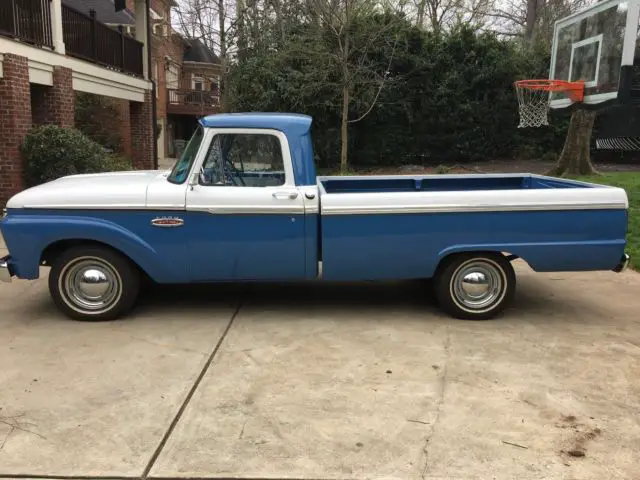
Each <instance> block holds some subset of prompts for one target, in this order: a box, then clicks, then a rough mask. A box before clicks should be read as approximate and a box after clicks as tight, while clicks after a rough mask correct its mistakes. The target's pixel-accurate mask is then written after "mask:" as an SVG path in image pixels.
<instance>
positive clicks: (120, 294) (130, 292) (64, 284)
mask: <svg viewBox="0 0 640 480" xmlns="http://www.w3.org/2000/svg"><path fill="white" fill-rule="evenodd" d="M139 290H140V275H139V272H138V270H137V268H136V266H135V265H132V263H131V261H130V260H129V259H128V258H126V257H124V256H123V255H121V254H119V253H118V252H115V251H113V250H111V249H109V248H106V247H100V246H79V247H72V248H70V249H68V250H66V251H64V252H63V253H61V254H60V255H59V256H58V257H57V258H56V259H55V261H54V262H53V265H52V267H51V272H50V273H49V291H50V293H51V296H52V298H53V300H54V302H55V303H56V305H57V307H58V308H59V309H60V310H61V311H62V312H63V313H64V314H65V315H67V316H68V317H70V318H72V319H74V320H82V321H94V322H95V321H105V320H115V319H117V318H119V317H120V316H122V315H124V314H125V313H127V312H128V311H129V310H130V309H131V308H133V305H134V304H135V302H136V300H137V297H138V293H139Z"/></svg>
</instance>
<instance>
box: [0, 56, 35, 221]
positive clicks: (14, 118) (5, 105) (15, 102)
mask: <svg viewBox="0 0 640 480" xmlns="http://www.w3.org/2000/svg"><path fill="white" fill-rule="evenodd" d="M3 70H4V75H3V78H0V99H2V102H1V103H0V208H4V205H5V204H6V201H7V200H8V199H9V198H10V197H11V196H12V195H14V194H16V193H18V192H19V191H20V190H22V185H23V183H22V161H21V159H20V145H21V144H22V142H23V140H24V137H25V136H26V134H27V132H28V131H29V129H30V128H31V92H30V87H29V66H28V63H27V59H26V58H25V57H20V56H18V55H13V54H5V55H4V62H3Z"/></svg>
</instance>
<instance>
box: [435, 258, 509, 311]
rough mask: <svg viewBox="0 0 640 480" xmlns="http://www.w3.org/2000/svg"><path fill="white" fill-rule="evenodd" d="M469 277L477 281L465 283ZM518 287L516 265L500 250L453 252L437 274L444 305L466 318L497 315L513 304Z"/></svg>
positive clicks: (439, 292)
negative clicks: (492, 251)
mask: <svg viewBox="0 0 640 480" xmlns="http://www.w3.org/2000/svg"><path fill="white" fill-rule="evenodd" d="M465 277H466V278H468V279H469V280H475V281H472V282H468V281H467V282H464V281H462V280H463V279H464V278H465ZM474 289H475V291H474ZM485 290H486V291H485ZM515 290H516V273H515V271H514V270H513V266H512V265H511V262H509V260H507V259H506V258H505V257H504V256H503V255H501V254H499V253H491V252H488V253H476V252H473V253H461V254H456V255H452V256H451V257H448V258H446V259H445V260H443V263H442V264H441V265H440V267H439V268H438V272H437V273H436V276H435V292H436V298H437V300H438V304H439V305H440V308H441V309H442V310H444V311H445V312H446V313H448V314H449V315H451V316H452V317H454V318H459V319H462V320H489V319H492V318H495V317H496V316H498V315H499V314H500V313H501V312H502V311H503V310H504V309H505V308H506V307H507V306H508V305H509V304H510V303H511V301H512V300H513V297H514V294H515Z"/></svg>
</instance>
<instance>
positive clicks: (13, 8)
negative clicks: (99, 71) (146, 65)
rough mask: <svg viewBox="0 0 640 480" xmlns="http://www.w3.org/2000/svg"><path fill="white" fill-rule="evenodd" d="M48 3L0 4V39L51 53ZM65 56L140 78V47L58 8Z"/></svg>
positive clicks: (15, 0)
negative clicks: (0, 37) (0, 36)
mask: <svg viewBox="0 0 640 480" xmlns="http://www.w3.org/2000/svg"><path fill="white" fill-rule="evenodd" d="M51 2H52V0H0V35H2V36H6V37H11V38H15V39H17V40H20V41H23V42H26V43H30V44H32V45H35V46H39V47H47V48H52V49H53V45H54V42H53V33H52V31H53V29H52V19H51ZM62 39H63V41H64V44H65V45H64V46H65V50H66V52H65V53H66V54H67V55H69V56H72V57H76V58H80V59H83V60H86V61H88V62H91V63H95V64H98V65H100V66H103V67H105V68H108V69H110V70H114V71H117V72H121V73H125V74H129V75H133V76H136V77H142V76H143V52H144V46H143V44H142V43H140V42H138V41H137V40H135V39H133V38H131V37H129V36H128V35H126V34H124V33H123V32H122V31H118V30H114V29H113V28H110V27H108V26H106V25H104V24H103V23H101V22H98V21H97V20H96V18H95V14H91V15H85V14H84V13H82V12H78V11H77V10H74V9H73V8H71V7H69V6H67V5H62Z"/></svg>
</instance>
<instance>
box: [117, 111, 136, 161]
mask: <svg viewBox="0 0 640 480" xmlns="http://www.w3.org/2000/svg"><path fill="white" fill-rule="evenodd" d="M116 102H117V105H118V110H119V111H120V125H119V126H120V153H121V154H122V155H124V156H125V157H127V158H131V157H132V155H133V151H132V148H131V107H130V106H129V100H116Z"/></svg>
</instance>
